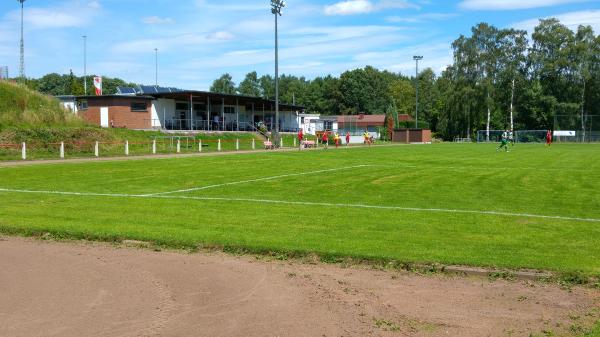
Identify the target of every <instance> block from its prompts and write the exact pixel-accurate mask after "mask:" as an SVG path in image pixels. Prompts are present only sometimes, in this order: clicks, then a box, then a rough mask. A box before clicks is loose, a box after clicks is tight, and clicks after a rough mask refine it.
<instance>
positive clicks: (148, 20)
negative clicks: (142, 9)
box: [142, 16, 175, 25]
mask: <svg viewBox="0 0 600 337" xmlns="http://www.w3.org/2000/svg"><path fill="white" fill-rule="evenodd" d="M142 22H143V23H145V24H147V25H165V24H172V23H175V20H173V19H172V18H161V17H159V16H148V17H145V18H143V19H142Z"/></svg>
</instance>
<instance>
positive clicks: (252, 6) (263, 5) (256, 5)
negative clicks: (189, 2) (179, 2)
mask: <svg viewBox="0 0 600 337" xmlns="http://www.w3.org/2000/svg"><path fill="white" fill-rule="evenodd" d="M248 2H250V3H247V2H243V3H237V4H231V3H229V4H227V3H218V4H215V3H209V2H208V1H207V0H196V6H198V7H200V8H206V9H217V10H219V11H259V10H264V11H268V10H269V4H268V3H267V2H266V1H261V2H257V1H254V2H252V1H248Z"/></svg>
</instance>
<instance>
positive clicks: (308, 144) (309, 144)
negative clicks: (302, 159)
mask: <svg viewBox="0 0 600 337" xmlns="http://www.w3.org/2000/svg"><path fill="white" fill-rule="evenodd" d="M302 144H304V147H305V148H311V147H315V144H316V143H315V142H314V141H313V140H305V141H303V142H302Z"/></svg>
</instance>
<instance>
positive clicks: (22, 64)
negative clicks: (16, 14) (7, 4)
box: [17, 0, 25, 80]
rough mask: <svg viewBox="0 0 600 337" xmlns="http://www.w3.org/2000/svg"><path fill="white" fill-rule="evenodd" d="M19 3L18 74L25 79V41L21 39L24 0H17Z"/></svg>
mask: <svg viewBox="0 0 600 337" xmlns="http://www.w3.org/2000/svg"><path fill="white" fill-rule="evenodd" d="M17 1H19V2H20V3H21V58H20V60H19V62H20V63H19V75H20V77H21V80H24V79H25V43H24V41H23V3H24V2H25V0H17Z"/></svg>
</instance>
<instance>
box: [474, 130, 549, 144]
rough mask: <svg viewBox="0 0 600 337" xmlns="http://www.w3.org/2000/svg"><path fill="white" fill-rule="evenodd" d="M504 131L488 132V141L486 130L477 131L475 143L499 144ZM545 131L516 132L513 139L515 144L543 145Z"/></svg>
mask: <svg viewBox="0 0 600 337" xmlns="http://www.w3.org/2000/svg"><path fill="white" fill-rule="evenodd" d="M504 132H505V131H504V130H490V136H489V139H488V136H487V131H486V130H479V131H477V142H478V143H486V142H493V143H495V142H499V141H500V140H501V139H502V134H503V133H504ZM546 132H547V130H517V131H515V132H514V134H513V137H514V140H515V142H517V143H543V142H545V141H546Z"/></svg>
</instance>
